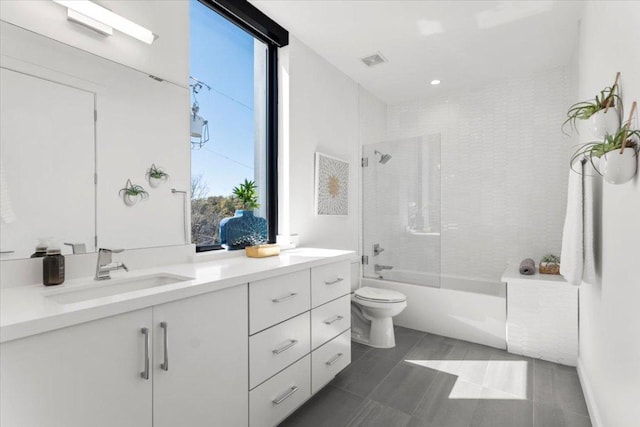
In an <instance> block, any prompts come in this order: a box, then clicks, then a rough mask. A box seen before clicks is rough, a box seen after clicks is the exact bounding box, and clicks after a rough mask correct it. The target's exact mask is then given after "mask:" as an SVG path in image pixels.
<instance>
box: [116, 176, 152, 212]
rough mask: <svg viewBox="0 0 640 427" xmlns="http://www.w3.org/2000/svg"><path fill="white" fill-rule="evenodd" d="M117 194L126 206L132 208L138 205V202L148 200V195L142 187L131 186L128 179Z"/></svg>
mask: <svg viewBox="0 0 640 427" xmlns="http://www.w3.org/2000/svg"><path fill="white" fill-rule="evenodd" d="M118 194H120V196H121V197H122V200H123V201H124V204H125V205H127V206H133V205H135V204H136V203H138V200H145V199H148V198H149V193H147V191H146V190H145V189H144V188H143V187H142V186H140V185H136V184H133V183H132V182H131V180H130V179H127V184H126V185H125V186H124V188H121V189H120V191H119V193H118Z"/></svg>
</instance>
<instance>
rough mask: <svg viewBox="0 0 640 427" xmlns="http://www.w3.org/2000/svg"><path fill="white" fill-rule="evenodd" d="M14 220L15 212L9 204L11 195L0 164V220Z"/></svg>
mask: <svg viewBox="0 0 640 427" xmlns="http://www.w3.org/2000/svg"><path fill="white" fill-rule="evenodd" d="M15 220H16V214H15V213H14V212H13V206H12V205H11V197H10V195H9V184H7V179H6V178H5V177H4V168H3V167H2V165H1V164H0V221H2V222H4V223H7V224H8V223H10V222H13V221H15Z"/></svg>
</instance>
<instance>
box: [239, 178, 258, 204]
mask: <svg viewBox="0 0 640 427" xmlns="http://www.w3.org/2000/svg"><path fill="white" fill-rule="evenodd" d="M233 194H234V196H236V197H237V198H238V200H239V201H240V204H241V208H242V209H247V210H253V209H256V208H259V207H260V204H259V203H258V186H257V185H256V183H255V182H254V181H249V180H247V179H245V180H244V182H243V183H242V184H240V185H239V186H237V187H233Z"/></svg>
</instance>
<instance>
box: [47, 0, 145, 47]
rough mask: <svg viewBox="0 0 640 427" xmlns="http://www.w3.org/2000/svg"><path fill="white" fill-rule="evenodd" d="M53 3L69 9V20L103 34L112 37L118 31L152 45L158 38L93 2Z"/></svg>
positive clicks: (61, 1)
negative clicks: (114, 31)
mask: <svg viewBox="0 0 640 427" xmlns="http://www.w3.org/2000/svg"><path fill="white" fill-rule="evenodd" d="M53 1H54V2H56V3H58V4H61V5H62V6H65V7H66V8H67V18H68V19H69V20H71V21H74V22H78V23H79V24H82V25H85V26H87V27H89V28H91V29H94V30H96V31H98V32H99V33H101V34H104V35H111V34H113V30H114V29H116V30H118V31H120V32H121V33H125V34H127V35H128V36H131V37H133V38H134V39H138V40H140V41H142V42H144V43H147V44H152V43H153V42H154V41H155V40H156V39H157V38H158V35H157V34H154V33H153V32H152V31H151V30H148V29H146V28H145V27H143V26H141V25H138V24H136V23H135V22H133V21H130V20H128V19H127V18H123V17H122V16H120V15H118V14H117V13H113V12H112V11H110V10H109V9H106V8H104V7H102V6H100V5H97V4H96V3H93V2H91V1H88V0H73V1H68V0H53Z"/></svg>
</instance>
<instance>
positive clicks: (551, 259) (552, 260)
mask: <svg viewBox="0 0 640 427" xmlns="http://www.w3.org/2000/svg"><path fill="white" fill-rule="evenodd" d="M540 262H544V263H547V264H550V265H560V257H559V256H557V255H554V254H546V255H545V256H543V257H542V259H541V260H540Z"/></svg>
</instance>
